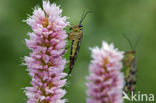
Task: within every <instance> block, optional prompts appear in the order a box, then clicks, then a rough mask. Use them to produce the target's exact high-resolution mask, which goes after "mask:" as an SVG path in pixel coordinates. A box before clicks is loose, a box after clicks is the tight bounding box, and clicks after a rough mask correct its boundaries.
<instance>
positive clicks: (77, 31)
mask: <svg viewBox="0 0 156 103" xmlns="http://www.w3.org/2000/svg"><path fill="white" fill-rule="evenodd" d="M88 13H90V11H87V12H86V13H85V11H84V12H83V14H82V17H81V20H80V23H79V24H78V25H75V26H73V27H71V28H70V29H69V30H71V32H70V33H69V36H68V39H69V40H72V44H71V50H70V62H69V69H70V70H69V73H68V75H69V74H70V73H71V72H72V69H73V66H74V64H75V61H76V59H77V55H78V52H79V50H80V44H81V41H82V37H83V26H82V24H81V23H82V21H83V20H84V18H85V17H86V16H87V14H88Z"/></svg>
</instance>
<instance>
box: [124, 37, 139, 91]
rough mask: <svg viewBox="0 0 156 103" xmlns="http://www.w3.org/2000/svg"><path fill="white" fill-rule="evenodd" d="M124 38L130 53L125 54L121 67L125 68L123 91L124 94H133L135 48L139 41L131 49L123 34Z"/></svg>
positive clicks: (130, 43)
mask: <svg viewBox="0 0 156 103" xmlns="http://www.w3.org/2000/svg"><path fill="white" fill-rule="evenodd" d="M123 35H124V37H125V38H126V39H127V41H128V42H129V45H130V47H131V50H130V51H127V52H125V54H124V55H125V57H124V60H123V65H124V66H125V67H126V77H125V81H126V83H125V86H124V91H125V92H126V93H128V92H130V93H132V92H134V91H135V89H136V77H137V56H136V50H135V48H136V46H137V44H138V41H139V39H140V38H139V39H138V40H137V42H136V45H135V47H133V45H132V42H131V41H130V39H129V38H128V37H127V36H126V35H125V34H123Z"/></svg>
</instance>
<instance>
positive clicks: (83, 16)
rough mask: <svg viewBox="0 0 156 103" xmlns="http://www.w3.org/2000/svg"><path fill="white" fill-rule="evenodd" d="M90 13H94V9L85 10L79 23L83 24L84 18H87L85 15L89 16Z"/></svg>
mask: <svg viewBox="0 0 156 103" xmlns="http://www.w3.org/2000/svg"><path fill="white" fill-rule="evenodd" d="M88 13H93V11H87V12H86V13H85V10H84V11H83V13H82V17H81V20H80V23H79V24H81V23H82V22H83V20H84V19H85V17H86V16H87V14H88Z"/></svg>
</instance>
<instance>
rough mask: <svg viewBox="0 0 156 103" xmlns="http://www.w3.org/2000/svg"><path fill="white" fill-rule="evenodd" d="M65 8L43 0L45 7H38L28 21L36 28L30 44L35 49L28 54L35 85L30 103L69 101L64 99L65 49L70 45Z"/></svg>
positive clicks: (28, 64)
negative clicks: (63, 13)
mask: <svg viewBox="0 0 156 103" xmlns="http://www.w3.org/2000/svg"><path fill="white" fill-rule="evenodd" d="M61 13H62V10H60V8H59V6H57V5H56V4H50V2H49V1H43V9H41V8H35V9H34V12H33V15H32V16H31V17H30V18H28V19H27V20H26V22H27V24H28V25H30V26H31V27H32V30H33V32H32V33H29V37H30V39H26V40H25V41H26V45H27V47H28V48H29V49H31V50H32V52H31V53H30V57H28V56H25V62H26V65H27V67H28V71H29V75H30V76H31V77H32V81H31V85H32V87H26V88H25V89H26V96H27V97H28V101H27V103H65V102H66V99H62V98H63V97H64V95H65V94H66V91H65V90H63V89H62V87H63V86H64V85H65V84H66V79H64V78H65V77H66V75H67V74H66V73H63V70H64V67H65V64H66V60H65V59H63V51H65V49H64V48H65V45H66V41H65V39H66V37H67V35H66V31H65V30H64V28H65V27H66V26H67V25H69V23H68V22H67V21H66V17H62V16H61Z"/></svg>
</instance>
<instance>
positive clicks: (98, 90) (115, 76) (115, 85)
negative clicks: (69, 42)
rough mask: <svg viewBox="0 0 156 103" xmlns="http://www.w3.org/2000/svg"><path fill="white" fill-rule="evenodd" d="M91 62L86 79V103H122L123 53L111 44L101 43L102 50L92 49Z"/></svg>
mask: <svg viewBox="0 0 156 103" xmlns="http://www.w3.org/2000/svg"><path fill="white" fill-rule="evenodd" d="M91 51H92V61H91V64H90V66H89V71H90V75H89V76H88V77H87V80H89V82H88V83H87V87H88V91H87V96H88V98H87V103H123V98H122V88H123V86H124V77H123V73H122V72H121V68H122V62H121V60H122V58H123V52H120V51H118V49H116V48H114V45H113V44H110V45H109V44H108V43H106V42H104V41H103V42H102V48H98V47H95V48H92V49H91Z"/></svg>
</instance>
